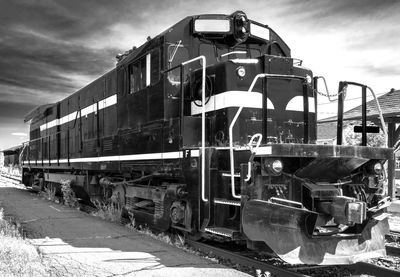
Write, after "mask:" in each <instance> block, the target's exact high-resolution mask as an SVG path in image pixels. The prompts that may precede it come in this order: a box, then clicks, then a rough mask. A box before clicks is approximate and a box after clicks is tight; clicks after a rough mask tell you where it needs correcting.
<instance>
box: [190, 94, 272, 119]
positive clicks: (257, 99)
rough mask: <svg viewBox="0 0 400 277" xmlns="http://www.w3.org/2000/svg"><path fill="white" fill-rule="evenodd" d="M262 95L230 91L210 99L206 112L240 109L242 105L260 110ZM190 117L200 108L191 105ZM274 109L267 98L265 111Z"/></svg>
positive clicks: (193, 104)
mask: <svg viewBox="0 0 400 277" xmlns="http://www.w3.org/2000/svg"><path fill="white" fill-rule="evenodd" d="M262 98H263V97H262V94H261V93H259V92H254V91H253V92H248V91H240V90H231V91H226V92H223V93H219V94H217V95H213V96H211V97H210V100H209V101H208V103H207V104H206V107H205V108H206V112H211V111H217V110H220V109H225V108H229V107H240V106H241V105H243V104H244V107H245V108H257V109H261V108H262ZM191 106H192V107H191V108H192V109H191V111H192V115H196V114H200V113H201V110H202V108H201V107H198V106H197V105H196V104H195V101H193V102H192V105H191ZM274 108H275V107H274V105H273V104H272V102H271V100H269V99H268V98H267V109H271V110H273V109H274Z"/></svg>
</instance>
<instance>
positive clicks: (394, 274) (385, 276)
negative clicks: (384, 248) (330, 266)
mask: <svg viewBox="0 0 400 277" xmlns="http://www.w3.org/2000/svg"><path fill="white" fill-rule="evenodd" d="M349 267H350V268H352V269H353V270H355V271H357V272H359V273H361V274H367V275H368V276H376V277H381V276H382V277H399V276H400V272H399V271H398V270H394V269H390V268H387V267H382V266H378V265H374V264H370V263H366V262H358V263H356V264H354V265H350V266H349Z"/></svg>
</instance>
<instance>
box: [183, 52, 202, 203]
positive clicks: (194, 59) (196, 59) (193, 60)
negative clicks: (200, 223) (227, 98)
mask: <svg viewBox="0 0 400 277" xmlns="http://www.w3.org/2000/svg"><path fill="white" fill-rule="evenodd" d="M198 60H201V61H202V77H201V90H202V93H201V103H202V109H201V200H203V202H208V199H207V198H206V196H205V176H206V169H205V152H206V148H205V147H206V105H205V103H206V89H205V88H206V57H205V56H203V55H201V56H198V57H196V58H193V59H191V60H188V61H186V62H183V63H182V66H185V65H187V64H189V63H192V62H195V61H198ZM182 81H183V80H181V82H182ZM182 97H183V95H182ZM182 116H183V114H182Z"/></svg>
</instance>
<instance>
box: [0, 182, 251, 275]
mask: <svg viewBox="0 0 400 277" xmlns="http://www.w3.org/2000/svg"><path fill="white" fill-rule="evenodd" d="M0 207H3V208H4V211H5V214H6V215H7V214H8V215H12V216H14V217H16V218H17V219H18V221H19V222H21V224H22V226H23V228H24V229H25V230H27V232H28V234H29V239H30V241H31V243H33V244H34V245H36V246H37V247H38V249H39V251H40V252H41V253H42V254H43V256H44V257H45V260H46V261H47V262H48V263H49V264H51V265H52V267H55V269H56V270H60V271H61V272H65V271H66V270H67V272H68V274H70V275H71V276H120V275H123V276H191V277H196V276H199V277H203V276H234V277H236V276H238V277H239V276H249V275H247V274H245V273H242V272H239V271H237V270H234V269H231V268H227V267H224V266H222V265H219V264H216V263H214V262H212V261H211V260H208V259H204V258H202V257H199V256H197V255H195V254H192V253H188V252H187V251H184V250H182V249H179V248H177V247H174V246H171V245H168V244H166V243H164V242H161V241H158V240H155V239H153V238H151V237H149V236H146V235H144V234H141V233H139V232H136V231H133V230H129V229H128V228H126V227H124V226H119V225H117V224H115V223H111V222H106V221H103V220H101V219H99V218H95V217H92V216H89V215H87V214H85V213H83V212H80V211H78V210H74V209H70V208H68V207H66V206H63V205H59V204H56V203H53V202H50V201H47V200H43V199H41V198H40V197H38V196H37V195H36V194H33V193H30V192H28V191H26V190H21V189H16V188H9V187H0Z"/></svg>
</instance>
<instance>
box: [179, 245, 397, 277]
mask: <svg viewBox="0 0 400 277" xmlns="http://www.w3.org/2000/svg"><path fill="white" fill-rule="evenodd" d="M186 242H187V244H188V245H189V246H191V247H192V248H194V249H196V250H198V251H200V252H203V253H207V254H210V253H212V254H213V255H215V256H217V257H219V258H223V259H227V260H230V262H231V263H234V264H239V265H241V266H245V267H250V268H254V269H258V270H260V271H261V272H269V273H270V274H272V275H274V276H282V277H287V276H303V277H304V276H320V272H324V273H326V272H332V274H333V275H334V276H340V275H337V274H340V272H345V271H347V272H346V273H347V274H349V273H350V275H347V274H345V275H344V276H354V275H356V276H359V275H362V274H366V275H367V276H377V277H381V276H382V277H399V276H400V273H399V271H397V270H394V269H390V268H386V267H382V266H378V265H374V264H371V263H367V262H358V263H356V264H353V265H343V266H318V265H314V266H313V265H311V266H307V265H304V266H300V267H292V268H282V267H279V266H276V265H272V264H270V263H267V262H263V261H258V260H255V259H253V258H250V257H247V256H244V255H242V254H239V253H236V252H232V251H230V250H226V249H221V248H218V247H215V246H211V245H208V244H206V243H202V242H197V241H192V240H186ZM389 249H392V248H390V247H389ZM389 251H391V250H389ZM393 251H399V249H398V248H397V250H393ZM396 253H397V252H396ZM301 272H306V273H301ZM264 275H265V274H264ZM324 276H326V274H325V275H324Z"/></svg>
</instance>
